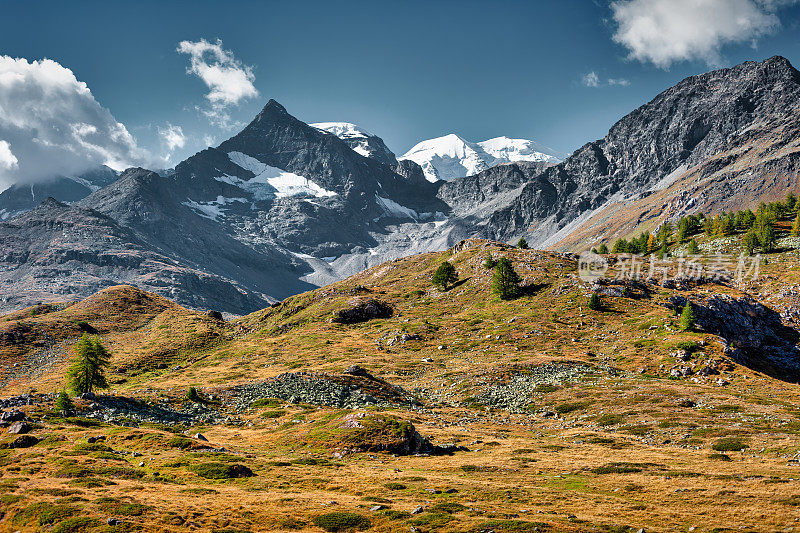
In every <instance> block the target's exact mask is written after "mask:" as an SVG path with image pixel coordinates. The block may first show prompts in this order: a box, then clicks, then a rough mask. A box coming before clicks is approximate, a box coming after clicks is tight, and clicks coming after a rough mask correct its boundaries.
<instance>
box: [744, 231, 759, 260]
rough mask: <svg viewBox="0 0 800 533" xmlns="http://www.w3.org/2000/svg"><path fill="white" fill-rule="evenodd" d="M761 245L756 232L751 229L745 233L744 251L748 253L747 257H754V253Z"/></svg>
mask: <svg viewBox="0 0 800 533" xmlns="http://www.w3.org/2000/svg"><path fill="white" fill-rule="evenodd" d="M759 244H760V242H759V240H758V235H756V231H755V230H752V229H751V230H750V231H748V232H747V233H745V235H744V238H743V239H742V246H744V250H745V252H747V255H753V252H754V251H755V249H756V248H757V247H758V246H759Z"/></svg>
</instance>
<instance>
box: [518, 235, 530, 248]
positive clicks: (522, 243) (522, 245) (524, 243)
mask: <svg viewBox="0 0 800 533" xmlns="http://www.w3.org/2000/svg"><path fill="white" fill-rule="evenodd" d="M517 248H519V249H521V250H527V249H528V241H526V240H525V237H520V239H519V240H518V241H517Z"/></svg>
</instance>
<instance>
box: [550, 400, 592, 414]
mask: <svg viewBox="0 0 800 533" xmlns="http://www.w3.org/2000/svg"><path fill="white" fill-rule="evenodd" d="M588 406H589V404H588V403H587V402H568V403H562V404H558V405H556V406H555V407H554V408H553V410H554V411H555V412H556V413H558V414H560V415H565V414H567V413H571V412H573V411H580V410H581V409H586V408H587V407H588Z"/></svg>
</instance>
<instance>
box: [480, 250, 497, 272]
mask: <svg viewBox="0 0 800 533" xmlns="http://www.w3.org/2000/svg"><path fill="white" fill-rule="evenodd" d="M496 264H497V261H495V260H494V257H492V252H486V258H485V259H484V260H483V268H485V269H486V270H489V269H490V268H494V265H496Z"/></svg>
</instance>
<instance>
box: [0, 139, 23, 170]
mask: <svg viewBox="0 0 800 533" xmlns="http://www.w3.org/2000/svg"><path fill="white" fill-rule="evenodd" d="M18 163H19V161H18V160H17V156H15V155H14V152H12V151H11V145H10V144H8V141H0V169H2V170H11V169H12V168H16V167H17V165H18Z"/></svg>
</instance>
